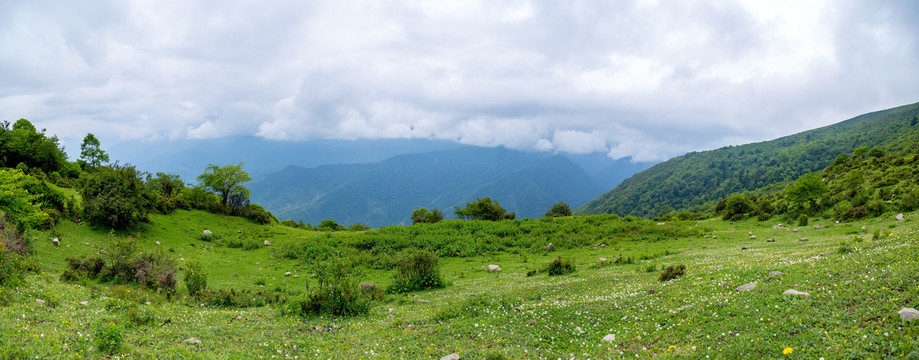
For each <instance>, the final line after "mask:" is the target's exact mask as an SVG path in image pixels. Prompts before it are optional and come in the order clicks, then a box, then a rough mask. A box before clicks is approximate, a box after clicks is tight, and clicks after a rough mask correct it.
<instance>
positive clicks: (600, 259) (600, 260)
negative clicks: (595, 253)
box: [597, 258, 609, 265]
mask: <svg viewBox="0 0 919 360" xmlns="http://www.w3.org/2000/svg"><path fill="white" fill-rule="evenodd" d="M607 261H609V259H607V258H599V259H597V262H598V263H599V264H600V265H603V263H605V262H607Z"/></svg>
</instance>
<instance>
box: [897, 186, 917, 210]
mask: <svg viewBox="0 0 919 360" xmlns="http://www.w3.org/2000/svg"><path fill="white" fill-rule="evenodd" d="M916 209H919V194H917V193H916V192H915V191H913V192H910V193H909V194H906V195H905V196H903V200H902V201H901V202H900V211H903V212H909V211H913V210H916Z"/></svg>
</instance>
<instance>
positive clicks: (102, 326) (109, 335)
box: [94, 322, 123, 355]
mask: <svg viewBox="0 0 919 360" xmlns="http://www.w3.org/2000/svg"><path fill="white" fill-rule="evenodd" d="M122 332H123V329H122V327H121V325H118V324H115V323H114V322H101V323H99V324H97V325H96V334H95V336H94V337H95V339H96V348H97V349H98V350H99V352H101V353H103V354H109V355H111V354H114V353H115V352H117V351H118V350H119V349H121V343H122V341H123V337H122V334H121V333H122Z"/></svg>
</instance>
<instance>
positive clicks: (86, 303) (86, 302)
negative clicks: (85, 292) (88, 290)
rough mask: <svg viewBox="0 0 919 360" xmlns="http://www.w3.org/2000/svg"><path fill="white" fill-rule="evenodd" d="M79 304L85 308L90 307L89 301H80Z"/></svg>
mask: <svg viewBox="0 0 919 360" xmlns="http://www.w3.org/2000/svg"><path fill="white" fill-rule="evenodd" d="M77 304H80V305H83V306H89V301H80V302H78V303H77Z"/></svg>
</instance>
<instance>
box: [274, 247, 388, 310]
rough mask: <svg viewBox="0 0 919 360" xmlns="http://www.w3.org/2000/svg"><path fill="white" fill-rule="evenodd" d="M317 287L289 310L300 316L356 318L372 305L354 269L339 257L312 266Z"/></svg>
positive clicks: (294, 301) (291, 305) (295, 302)
mask: <svg viewBox="0 0 919 360" xmlns="http://www.w3.org/2000/svg"><path fill="white" fill-rule="evenodd" d="M314 271H315V272H316V277H317V280H318V286H316V287H315V288H314V289H313V290H312V291H311V292H310V293H309V294H308V295H306V296H305V297H301V298H298V299H295V300H293V301H291V302H290V303H289V304H288V311H290V312H292V313H294V314H298V315H300V316H310V315H337V316H355V315H364V314H367V313H368V312H370V305H371V303H372V302H373V300H372V299H371V297H370V296H368V294H367V293H366V292H364V291H363V290H362V289H361V288H360V286H359V285H358V282H357V279H356V276H355V274H354V273H353V271H354V269H353V268H352V267H351V264H350V263H348V262H347V261H346V260H344V259H343V258H342V257H330V258H328V259H327V260H325V261H320V262H317V264H316V265H315V267H314Z"/></svg>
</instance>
